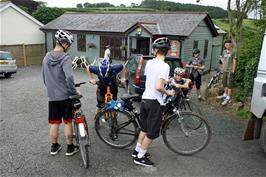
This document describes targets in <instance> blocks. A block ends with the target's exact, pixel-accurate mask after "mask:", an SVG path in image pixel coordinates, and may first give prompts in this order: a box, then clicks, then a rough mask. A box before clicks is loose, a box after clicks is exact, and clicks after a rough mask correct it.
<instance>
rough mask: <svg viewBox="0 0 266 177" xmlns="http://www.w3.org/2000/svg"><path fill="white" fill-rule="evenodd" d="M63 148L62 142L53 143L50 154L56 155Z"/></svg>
mask: <svg viewBox="0 0 266 177" xmlns="http://www.w3.org/2000/svg"><path fill="white" fill-rule="evenodd" d="M61 149H62V147H61V145H60V144H53V145H52V146H51V152H50V154H51V155H56V154H58V152H59V151H60V150H61Z"/></svg>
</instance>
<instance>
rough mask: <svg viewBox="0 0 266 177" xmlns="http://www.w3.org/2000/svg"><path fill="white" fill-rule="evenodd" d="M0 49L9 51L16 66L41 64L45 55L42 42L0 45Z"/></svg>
mask: <svg viewBox="0 0 266 177" xmlns="http://www.w3.org/2000/svg"><path fill="white" fill-rule="evenodd" d="M0 50H1V51H9V52H11V53H12V56H13V57H14V58H15V59H16V60H17V65H18V66H30V65H38V64H41V63H42V60H43V57H44V55H45V46H44V44H18V45H0Z"/></svg>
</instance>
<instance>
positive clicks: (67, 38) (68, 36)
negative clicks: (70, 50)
mask: <svg viewBox="0 0 266 177" xmlns="http://www.w3.org/2000/svg"><path fill="white" fill-rule="evenodd" d="M54 37H55V39H56V40H57V41H58V42H59V43H62V42H66V43H68V44H69V45H71V44H72V43H73V42H74V37H73V34H72V33H71V32H69V31H63V30H58V31H57V32H56V33H55V35H54Z"/></svg>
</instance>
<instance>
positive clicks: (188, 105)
mask: <svg viewBox="0 0 266 177" xmlns="http://www.w3.org/2000/svg"><path fill="white" fill-rule="evenodd" d="M170 80H171V79H170ZM166 89H167V90H174V91H175V93H176V94H175V96H174V97H171V96H170V97H166V98H165V101H166V102H167V100H168V99H170V100H169V101H171V102H172V104H173V106H174V107H176V108H177V109H179V110H184V111H192V112H193V111H194V112H196V113H198V114H200V115H202V111H201V110H200V108H199V107H198V106H197V105H196V104H195V103H194V102H192V101H191V100H190V99H187V98H186V96H185V94H184V91H185V90H184V89H181V88H177V87H175V84H174V81H173V80H172V82H170V83H168V84H167V85H166ZM189 90H191V88H189Z"/></svg>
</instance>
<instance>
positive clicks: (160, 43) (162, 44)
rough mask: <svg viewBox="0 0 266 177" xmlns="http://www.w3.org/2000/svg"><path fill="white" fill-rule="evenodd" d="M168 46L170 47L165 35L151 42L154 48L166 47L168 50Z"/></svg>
mask: <svg viewBox="0 0 266 177" xmlns="http://www.w3.org/2000/svg"><path fill="white" fill-rule="evenodd" d="M170 47H171V45H170V41H169V39H168V38H166V37H161V38H158V39H156V40H155V41H154V42H153V44H152V48H154V49H167V50H169V49H170Z"/></svg>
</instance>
